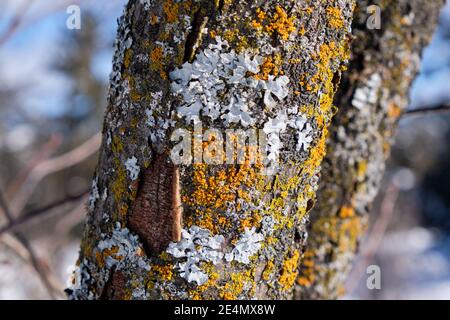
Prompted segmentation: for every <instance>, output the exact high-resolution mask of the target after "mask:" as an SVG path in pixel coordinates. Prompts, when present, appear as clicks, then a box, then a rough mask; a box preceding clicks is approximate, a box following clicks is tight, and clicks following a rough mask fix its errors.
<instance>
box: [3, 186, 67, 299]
mask: <svg viewBox="0 0 450 320" xmlns="http://www.w3.org/2000/svg"><path fill="white" fill-rule="evenodd" d="M0 207H1V208H2V210H3V212H4V214H5V216H6V219H8V222H9V224H12V223H14V218H13V216H12V214H11V211H10V209H9V206H8V204H7V203H6V200H5V199H4V197H3V193H2V191H1V190H0ZM13 235H14V237H15V238H16V239H17V240H18V242H20V244H21V245H22V246H23V247H24V248H25V250H26V251H27V252H28V255H29V262H30V264H31V265H32V266H33V268H34V270H35V271H36V273H37V274H38V275H39V278H40V279H41V282H42V284H43V285H44V287H45V288H46V290H47V292H48V294H49V295H50V297H51V298H52V299H55V298H56V296H55V293H56V292H58V291H60V290H59V289H58V288H56V287H54V286H53V285H52V284H51V283H50V281H49V279H48V275H47V273H46V272H45V269H44V266H43V265H42V263H41V261H39V259H38V257H37V256H36V254H35V252H34V250H33V248H32V247H31V245H30V243H29V241H28V239H27V238H25V237H24V236H23V235H22V234H21V233H20V232H14V233H13Z"/></svg>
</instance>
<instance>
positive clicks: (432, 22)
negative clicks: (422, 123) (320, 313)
mask: <svg viewBox="0 0 450 320" xmlns="http://www.w3.org/2000/svg"><path fill="white" fill-rule="evenodd" d="M443 3H444V1H441V0H435V1H429V0H413V1H411V0H396V1H358V8H357V9H356V13H355V15H356V17H355V20H354V26H353V29H354V35H355V39H354V41H353V49H352V58H351V63H350V66H349V71H348V72H347V73H346V74H345V76H344V77H343V80H342V85H341V88H340V90H339V91H338V93H337V94H336V99H335V104H336V106H338V107H339V112H338V113H337V115H336V117H335V118H334V119H333V123H332V126H331V130H330V138H329V141H328V143H327V156H326V158H325V161H324V164H323V171H322V173H321V181H320V188H319V191H318V195H317V197H318V201H317V205H316V207H315V208H314V209H313V210H312V212H311V225H310V226H309V230H308V232H309V234H310V238H309V241H308V245H307V249H306V251H305V253H304V259H303V261H302V265H301V267H300V275H299V278H298V279H297V287H296V298H307V299H314V298H337V297H339V296H340V295H342V294H343V292H344V290H343V288H344V287H343V285H344V281H345V279H346V277H347V275H348V273H349V271H350V268H351V266H352V262H353V259H354V256H355V254H356V252H357V249H358V243H359V241H360V239H361V237H362V235H363V234H364V230H365V229H366V228H367V222H368V214H369V211H370V207H371V205H372V202H373V200H374V198H375V196H376V194H377V192H378V189H379V186H380V181H381V178H382V175H383V172H384V168H385V160H386V158H387V157H388V155H389V150H390V145H391V143H392V139H393V136H394V131H395V127H396V124H397V120H398V118H399V117H400V116H401V114H402V112H403V111H404V110H405V108H406V107H407V104H408V90H409V87H410V85H411V82H412V81H413V79H414V77H415V75H416V73H417V71H418V69H419V62H420V54H421V51H422V49H423V48H424V46H425V45H426V44H427V43H428V42H429V40H430V38H431V36H432V34H433V31H434V28H435V26H436V24H437V20H438V15H439V9H440V8H441V7H442V5H443ZM373 4H375V5H379V6H380V7H381V13H382V20H381V22H382V25H381V30H368V29H367V28H366V20H367V14H366V8H367V7H368V6H369V5H373Z"/></svg>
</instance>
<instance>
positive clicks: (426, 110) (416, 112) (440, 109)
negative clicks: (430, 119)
mask: <svg viewBox="0 0 450 320" xmlns="http://www.w3.org/2000/svg"><path fill="white" fill-rule="evenodd" d="M449 112H450V106H448V105H441V106H437V107H420V108H414V109H411V110H407V111H406V112H405V113H404V114H403V116H404V117H406V116H423V115H428V114H440V113H449Z"/></svg>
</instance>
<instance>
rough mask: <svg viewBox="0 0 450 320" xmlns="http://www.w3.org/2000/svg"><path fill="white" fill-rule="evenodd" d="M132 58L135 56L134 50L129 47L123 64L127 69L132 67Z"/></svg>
mask: <svg viewBox="0 0 450 320" xmlns="http://www.w3.org/2000/svg"><path fill="white" fill-rule="evenodd" d="M132 58H133V51H132V50H131V49H127V50H126V51H125V56H124V58H123V66H124V67H125V69H128V68H129V67H130V65H131V61H132Z"/></svg>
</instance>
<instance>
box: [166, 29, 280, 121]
mask: <svg viewBox="0 0 450 320" xmlns="http://www.w3.org/2000/svg"><path fill="white" fill-rule="evenodd" d="M216 42H217V44H210V45H209V46H208V48H206V49H205V50H203V51H202V52H200V53H199V54H198V55H197V57H196V60H195V61H194V62H193V63H189V62H186V63H185V64H183V66H182V67H181V68H179V69H177V70H175V71H173V72H171V74H170V78H171V80H172V83H171V87H172V92H173V93H175V94H178V95H180V96H181V97H182V98H183V101H182V104H181V105H180V106H179V107H178V110H177V112H178V116H179V117H181V118H184V119H185V120H186V122H187V123H189V122H191V121H199V119H200V117H201V116H204V117H209V118H210V119H211V120H213V121H214V120H216V119H222V120H224V122H225V125H229V124H232V123H236V124H241V125H242V126H244V127H248V126H250V125H252V124H253V123H254V121H255V119H254V118H253V110H259V109H258V105H257V100H258V99H259V98H263V101H264V103H265V104H266V106H267V107H269V108H273V107H274V106H275V105H276V104H277V101H276V100H275V98H276V99H278V100H279V101H281V100H283V99H284V98H286V97H287V95H288V83H289V78H288V77H286V76H281V77H278V78H274V77H273V76H271V77H270V78H269V79H268V80H267V81H265V80H257V79H255V78H254V77H252V76H249V74H257V73H259V72H260V66H261V64H262V62H263V58H262V57H261V56H258V55H253V56H252V55H251V54H250V53H249V52H245V53H241V54H238V53H236V52H235V51H234V50H230V49H229V45H228V43H227V41H222V39H220V38H219V37H217V38H216Z"/></svg>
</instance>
